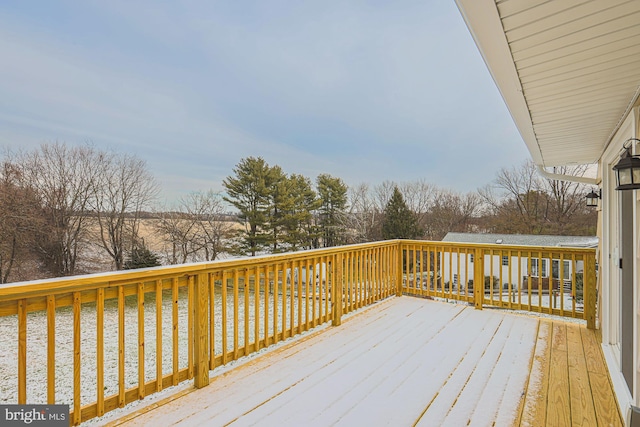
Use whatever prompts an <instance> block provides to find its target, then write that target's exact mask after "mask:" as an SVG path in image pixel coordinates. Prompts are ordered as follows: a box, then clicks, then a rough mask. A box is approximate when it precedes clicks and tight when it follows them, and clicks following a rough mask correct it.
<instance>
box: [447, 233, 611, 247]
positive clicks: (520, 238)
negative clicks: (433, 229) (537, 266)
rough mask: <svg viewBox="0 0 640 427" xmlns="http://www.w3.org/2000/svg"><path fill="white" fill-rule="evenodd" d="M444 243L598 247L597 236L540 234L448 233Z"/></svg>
mask: <svg viewBox="0 0 640 427" xmlns="http://www.w3.org/2000/svg"><path fill="white" fill-rule="evenodd" d="M442 241H443V242H459V243H482V244H488V243H494V244H495V243H497V244H503V245H518V246H550V247H552V246H559V247H575V248H595V247H597V246H598V238H597V237H596V236H549V235H543V234H542V235H539V234H481V233H447V235H446V236H444V239H442Z"/></svg>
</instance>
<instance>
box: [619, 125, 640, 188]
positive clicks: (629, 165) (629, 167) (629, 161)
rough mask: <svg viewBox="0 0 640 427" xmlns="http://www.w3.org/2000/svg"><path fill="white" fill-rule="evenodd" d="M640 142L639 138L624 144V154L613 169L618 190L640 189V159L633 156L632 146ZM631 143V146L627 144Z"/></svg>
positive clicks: (631, 139)
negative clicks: (635, 142)
mask: <svg viewBox="0 0 640 427" xmlns="http://www.w3.org/2000/svg"><path fill="white" fill-rule="evenodd" d="M634 141H640V139H638V138H630V139H628V140H627V141H626V142H625V144H624V146H623V147H624V149H625V150H624V152H623V153H622V156H620V160H619V161H618V163H617V164H616V165H615V166H614V167H613V170H614V171H616V182H617V183H618V186H617V187H616V190H637V189H640V157H638V156H634V155H632V154H631V144H632V143H633V142H634ZM627 143H629V144H627Z"/></svg>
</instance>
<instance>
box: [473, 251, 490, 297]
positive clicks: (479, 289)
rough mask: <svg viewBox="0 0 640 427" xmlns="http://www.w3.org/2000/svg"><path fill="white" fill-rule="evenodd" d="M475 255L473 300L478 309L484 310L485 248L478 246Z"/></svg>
mask: <svg viewBox="0 0 640 427" xmlns="http://www.w3.org/2000/svg"><path fill="white" fill-rule="evenodd" d="M473 257H474V262H473V301H474V304H475V307H476V310H482V301H483V300H484V250H483V249H482V248H477V249H476V250H475V254H474V256H473ZM492 285H493V284H492Z"/></svg>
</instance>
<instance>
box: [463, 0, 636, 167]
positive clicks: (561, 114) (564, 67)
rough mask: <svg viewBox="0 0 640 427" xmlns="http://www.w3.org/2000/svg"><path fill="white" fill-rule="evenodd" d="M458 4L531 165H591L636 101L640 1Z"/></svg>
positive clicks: (466, 0)
mask: <svg viewBox="0 0 640 427" xmlns="http://www.w3.org/2000/svg"><path fill="white" fill-rule="evenodd" d="M456 3H457V4H458V8H459V9H460V12H461V13H462V16H463V18H464V20H465V21H466V23H467V26H468V28H469V30H470V31H471V34H472V36H473V38H474V40H475V42H476V44H477V46H478V49H479V50H480V53H481V54H482V56H483V58H484V60H485V63H486V64H487V67H488V68H489V71H490V73H491V75H492V76H493V79H494V81H495V82H496V85H497V86H498V89H499V90H500V92H501V94H502V97H503V98H504V100H505V102H506V104H507V107H508V108H509V111H510V112H511V116H512V117H513V119H514V121H515V123H516V126H517V127H518V130H519V131H520V134H521V135H522V138H523V139H524V141H525V143H526V144H527V147H528V149H529V151H530V153H531V156H532V157H533V160H534V161H535V162H536V163H537V164H539V165H541V166H561V165H567V164H576V163H578V164H586V163H595V162H597V161H598V160H599V158H600V157H601V155H602V154H603V152H604V150H605V148H606V147H607V145H608V144H609V142H610V140H611V138H612V137H613V135H614V133H615V132H616V130H617V129H618V127H619V126H620V125H621V123H622V121H623V120H624V119H625V118H626V116H627V115H628V114H629V112H630V110H631V108H632V107H633V105H634V104H635V103H636V102H637V100H638V94H639V88H640V1H623V0H589V1H588V0H561V1H548V0H456Z"/></svg>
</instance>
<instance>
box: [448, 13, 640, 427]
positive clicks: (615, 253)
mask: <svg viewBox="0 0 640 427" xmlns="http://www.w3.org/2000/svg"><path fill="white" fill-rule="evenodd" d="M456 3H457V4H458V8H459V9H460V12H461V14H462V17H463V18H464V20H465V22H466V24H467V27H468V28H469V31H470V32H471V35H472V37H473V38H474V40H475V42H476V45H477V46H478V50H479V51H480V54H481V55H482V57H483V59H484V61H485V64H486V65H487V68H488V69H489V72H490V73H491V76H492V77H493V80H494V81H495V83H496V85H497V86H498V89H499V90H500V93H501V95H502V98H503V99H504V101H505V103H506V105H507V108H508V109H509V112H510V113H511V116H512V117H513V120H514V122H515V124H516V126H517V127H518V131H519V132H520V135H521V136H522V139H523V140H524V142H525V144H526V146H527V148H528V149H529V152H530V154H531V157H532V159H533V161H534V162H535V163H536V165H537V166H538V168H539V170H540V173H541V174H542V175H543V176H546V177H548V178H550V179H558V180H567V181H576V182H583V183H586V184H591V185H593V186H594V189H596V191H598V190H601V191H602V193H601V200H600V206H599V207H598V208H597V209H598V237H599V244H598V265H599V271H598V327H599V329H601V331H602V348H603V352H604V355H605V358H606V360H607V366H608V369H609V373H610V375H611V380H612V383H613V386H614V389H615V391H616V397H617V399H618V403H619V406H620V409H621V410H622V413H623V416H624V418H625V422H626V424H627V425H630V424H632V423H638V422H640V416H638V415H639V414H640V413H639V412H635V413H634V411H633V410H632V408H633V407H640V321H639V319H640V262H638V261H639V260H640V192H639V191H638V188H639V187H640V186H633V185H631V186H625V187H622V188H619V186H618V183H617V182H616V170H615V169H614V166H617V165H619V162H620V161H621V158H622V156H623V155H624V154H628V155H638V154H640V145H639V144H638V143H639V142H640V139H638V138H640V100H639V96H640V67H639V66H638V58H640V19H639V17H640V1H628V2H618V1H611V0H592V1H572V2H565V1H534V0H456ZM470 96H472V94H470ZM625 161H629V160H628V159H627V160H625ZM629 163H631V164H632V162H631V161H629ZM576 164H592V165H596V164H597V177H595V178H591V177H574V176H567V175H558V174H555V173H552V172H551V169H548V168H552V167H557V166H567V165H576ZM620 165H622V163H620ZM626 171H627V174H626V176H628V177H629V178H631V177H633V178H635V179H636V182H637V181H640V173H638V174H632V173H631V172H630V171H629V169H626ZM621 176H623V177H624V176H625V175H623V174H621ZM632 414H635V415H632ZM634 425H637V424H634Z"/></svg>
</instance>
